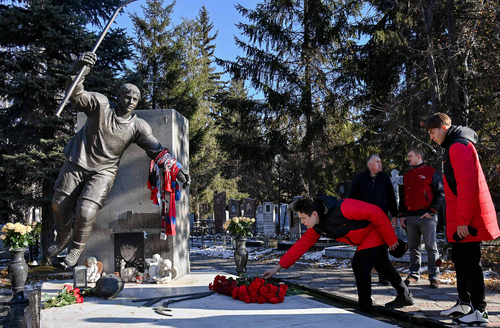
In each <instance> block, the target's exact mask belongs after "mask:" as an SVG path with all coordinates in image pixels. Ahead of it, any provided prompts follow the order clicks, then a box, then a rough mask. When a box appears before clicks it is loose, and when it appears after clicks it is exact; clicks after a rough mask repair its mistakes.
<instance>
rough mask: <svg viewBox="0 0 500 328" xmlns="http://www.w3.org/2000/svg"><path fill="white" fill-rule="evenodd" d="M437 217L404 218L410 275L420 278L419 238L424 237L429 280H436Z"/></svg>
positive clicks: (437, 270) (437, 255) (437, 256)
mask: <svg viewBox="0 0 500 328" xmlns="http://www.w3.org/2000/svg"><path fill="white" fill-rule="evenodd" d="M436 226H437V216H434V217H433V218H423V219H421V218H420V216H407V217H406V235H407V237H408V248H409V249H410V274H411V275H412V276H415V277H420V265H421V255H420V238H421V236H423V237H424V243H425V249H426V250H427V258H428V261H427V262H428V267H429V279H438V277H439V267H437V266H436V260H437V259H438V258H439V253H438V249H437V242H436Z"/></svg>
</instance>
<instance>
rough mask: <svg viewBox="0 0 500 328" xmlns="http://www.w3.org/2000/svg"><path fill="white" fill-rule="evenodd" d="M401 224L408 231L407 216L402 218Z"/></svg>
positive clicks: (400, 219)
mask: <svg viewBox="0 0 500 328" xmlns="http://www.w3.org/2000/svg"><path fill="white" fill-rule="evenodd" d="M399 223H401V226H402V227H403V228H405V229H406V216H402V217H400V218H399Z"/></svg>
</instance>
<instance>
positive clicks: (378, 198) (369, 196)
mask: <svg viewBox="0 0 500 328" xmlns="http://www.w3.org/2000/svg"><path fill="white" fill-rule="evenodd" d="M366 166H367V167H368V170H366V171H364V172H361V173H359V174H358V175H356V177H355V178H354V180H352V183H351V189H350V191H349V198H352V199H357V200H360V201H363V202H367V203H370V204H373V205H377V206H378V207H380V208H381V209H382V211H384V213H385V214H387V215H389V214H388V212H390V214H391V216H390V217H392V220H391V224H392V226H393V227H395V226H396V222H397V213H398V204H397V202H396V194H395V193H394V188H393V187H392V182H391V178H389V176H388V175H387V174H385V173H384V172H382V161H381V160H380V157H379V156H378V155H370V156H369V157H368V158H367V159H366ZM379 282H380V283H381V284H383V285H385V286H388V285H389V282H388V281H387V279H385V278H384V276H383V275H379Z"/></svg>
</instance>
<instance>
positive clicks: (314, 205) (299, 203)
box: [293, 195, 324, 217]
mask: <svg viewBox="0 0 500 328" xmlns="http://www.w3.org/2000/svg"><path fill="white" fill-rule="evenodd" d="M293 210H294V211H295V212H301V213H304V214H306V215H307V216H311V215H312V213H313V212H314V211H316V212H317V213H318V215H319V216H320V217H321V216H322V215H323V213H324V209H323V205H322V204H321V201H320V200H317V199H315V198H314V197H312V196H309V195H304V196H302V197H300V198H299V199H297V200H296V201H295V202H294V203H293Z"/></svg>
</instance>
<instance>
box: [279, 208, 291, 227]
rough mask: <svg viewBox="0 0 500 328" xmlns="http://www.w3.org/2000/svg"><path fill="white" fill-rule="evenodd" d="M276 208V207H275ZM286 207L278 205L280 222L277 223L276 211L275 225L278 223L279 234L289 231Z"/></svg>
mask: <svg viewBox="0 0 500 328" xmlns="http://www.w3.org/2000/svg"><path fill="white" fill-rule="evenodd" d="M276 208H278V206H276ZM287 212H288V205H287V204H281V205H280V211H279V218H280V220H279V221H278V210H276V223H278V222H279V223H280V228H279V229H280V232H289V231H290V223H289V221H288V214H287Z"/></svg>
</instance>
